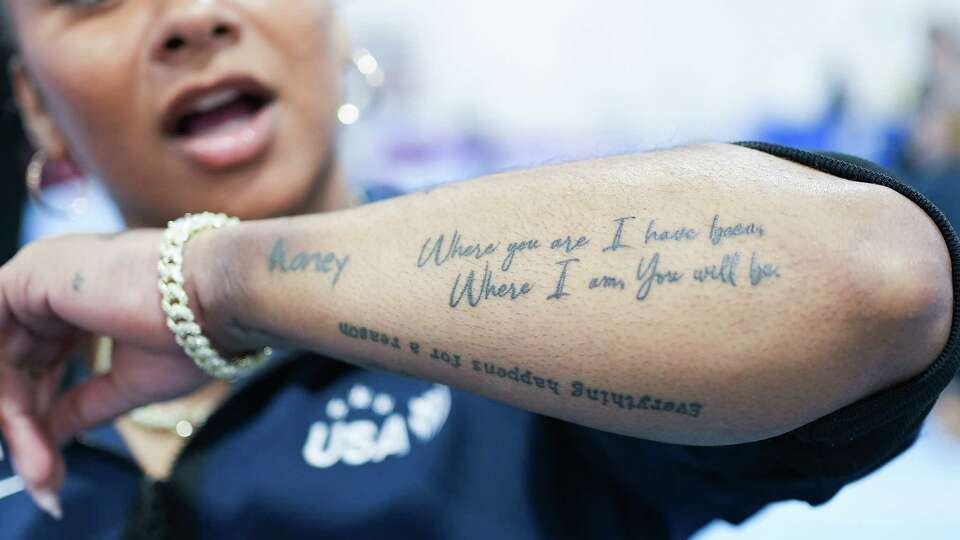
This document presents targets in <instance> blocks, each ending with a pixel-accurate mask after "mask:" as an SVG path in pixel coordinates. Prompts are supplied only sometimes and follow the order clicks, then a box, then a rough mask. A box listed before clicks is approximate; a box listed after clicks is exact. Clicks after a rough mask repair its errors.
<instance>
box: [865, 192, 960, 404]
mask: <svg viewBox="0 0 960 540" xmlns="http://www.w3.org/2000/svg"><path fill="white" fill-rule="evenodd" d="M878 189H879V190H881V191H882V194H881V195H880V197H881V199H882V203H881V204H882V207H881V208H877V209H875V210H878V211H876V212H875V213H874V215H875V216H876V217H875V218H874V219H871V220H865V223H863V224H862V225H861V228H860V230H861V231H863V232H864V235H863V237H862V238H861V239H854V240H855V242H856V245H855V246H854V247H852V249H851V253H852V260H850V261H848V264H849V265H850V267H849V270H850V271H849V272H848V276H850V277H851V279H852V280H853V281H854V283H855V285H854V287H855V288H856V289H857V290H858V294H856V295H854V297H855V298H856V299H857V301H856V302H855V304H856V305H855V306H854V307H855V309H854V310H852V313H851V314H850V315H851V316H852V317H853V318H854V319H855V320H857V321H858V323H859V325H858V326H857V327H856V328H858V329H859V330H860V331H859V332H858V334H859V336H858V337H859V338H860V339H861V340H863V341H862V345H861V346H862V347H863V349H864V350H867V351H870V354H867V355H866V359H867V360H868V362H870V365H868V366H863V367H865V368H867V369H869V370H870V371H871V372H872V373H873V374H874V376H872V377H870V379H871V382H872V383H873V384H871V386H873V387H874V390H879V389H882V388H885V387H888V386H892V385H894V384H897V383H900V382H903V381H906V380H909V379H911V378H913V377H915V376H917V375H920V374H921V373H923V372H924V371H925V370H926V369H927V368H928V367H929V366H930V365H931V364H932V363H933V362H934V361H935V360H936V359H937V358H938V357H939V356H940V354H941V352H942V351H943V349H944V347H945V346H946V344H947V341H948V338H949V335H950V330H951V326H952V320H953V305H954V298H953V271H952V265H951V258H950V253H949V251H948V249H947V245H946V242H945V241H944V238H943V235H942V234H941V233H940V230H939V228H938V227H937V226H936V224H935V223H934V222H933V220H932V219H931V218H930V217H929V216H928V215H927V213H926V212H924V211H923V210H922V209H921V208H920V207H918V206H917V205H916V204H914V203H913V202H912V201H910V200H909V199H907V198H905V197H903V196H902V195H900V194H898V193H895V192H893V191H892V190H889V189H887V188H878ZM872 213H873V212H872ZM863 227H866V229H863ZM868 231H869V232H868Z"/></svg>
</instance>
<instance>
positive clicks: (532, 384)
mask: <svg viewBox="0 0 960 540" xmlns="http://www.w3.org/2000/svg"><path fill="white" fill-rule="evenodd" d="M337 328H338V330H339V331H340V334H341V335H343V336H345V337H346V338H348V339H351V340H354V341H360V342H363V344H362V345H359V346H366V347H371V349H370V351H374V350H379V351H387V352H392V353H393V355H399V357H400V359H402V360H406V361H409V360H413V361H414V362H418V363H420V364H419V365H420V366H421V367H422V368H424V369H449V370H456V371H458V372H460V373H465V374H467V375H465V376H473V377H479V378H482V379H484V380H487V381H490V382H492V383H493V384H500V385H509V386H510V387H512V388H519V389H522V390H524V391H528V392H533V393H537V394H538V395H545V396H548V397H551V398H554V399H564V400H568V401H570V400H572V402H573V403H576V404H577V405H580V404H590V405H593V406H600V407H608V408H610V409H611V410H620V411H624V412H631V411H641V412H642V413H644V414H656V413H659V414H673V415H680V416H686V417H689V418H700V417H701V416H702V414H703V410H704V405H703V404H702V403H699V402H697V401H693V400H684V399H677V398H666V397H663V396H654V395H649V394H632V393H627V392H618V391H615V390H612V389H606V388H600V387H595V386H591V385H590V384H588V383H586V382H584V381H582V380H574V381H564V380H562V379H561V378H558V377H556V376H553V375H551V374H550V373H547V372H544V371H541V370H536V369H531V368H528V367H525V366H522V365H520V364H518V363H516V362H511V363H503V362H499V361H497V360H494V359H491V358H476V357H474V356H471V355H467V354H464V353H462V352H455V351H450V350H447V349H445V348H443V347H435V346H432V345H427V344H425V340H416V341H412V340H408V339H406V338H403V337H400V336H398V335H396V334H394V333H392V332H389V331H385V330H382V329H379V328H374V327H372V326H365V325H357V324H352V323H349V322H343V321H341V322H340V323H338V325H337ZM393 358H396V356H394V357H393ZM362 365H363V366H365V367H367V368H368V369H385V370H392V371H397V372H402V373H406V372H405V371H402V369H401V367H400V366H398V365H392V364H390V363H389V360H386V359H378V360H377V361H371V360H364V361H363V362H362ZM407 365H409V364H406V363H405V364H404V366H407ZM414 365H417V364H414Z"/></svg>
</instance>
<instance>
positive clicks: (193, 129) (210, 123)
mask: <svg viewBox="0 0 960 540" xmlns="http://www.w3.org/2000/svg"><path fill="white" fill-rule="evenodd" d="M256 112H257V107H256V106H255V105H254V104H253V103H250V102H249V101H247V100H242V99H237V100H234V101H231V102H230V103H226V104H224V105H223V106H221V107H217V108H216V109H213V110H212V111H208V112H205V113H198V114H193V115H190V117H189V118H187V119H186V122H185V123H184V132H185V134H186V135H187V136H188V137H189V136H192V135H207V134H215V133H217V132H220V131H225V130H229V129H231V128H233V127H235V126H236V125H238V124H243V123H245V122H247V121H249V120H250V119H251V118H252V117H253V116H254V114H255V113H256Z"/></svg>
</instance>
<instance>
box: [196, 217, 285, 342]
mask: <svg viewBox="0 0 960 540" xmlns="http://www.w3.org/2000/svg"><path fill="white" fill-rule="evenodd" d="M242 229H245V227H244V226H243V225H240V226H236V227H226V228H222V229H218V230H214V231H208V232H206V233H203V234H200V235H197V236H196V237H194V238H193V239H192V240H190V242H189V243H188V244H187V245H186V247H185V251H184V261H183V274H184V281H185V284H184V289H185V290H186V292H187V296H188V298H189V302H190V305H191V306H192V307H193V311H194V315H195V316H196V320H197V324H199V325H200V328H201V329H202V331H203V332H204V334H205V335H206V336H207V337H208V338H209V339H210V341H211V343H213V345H214V348H216V349H217V350H218V351H220V352H221V353H222V354H225V355H234V354H238V353H241V352H244V351H250V350H253V349H258V348H261V347H264V346H266V345H268V344H267V343H263V342H262V341H261V340H258V339H256V336H254V335H251V333H250V332H246V331H244V330H243V328H244V322H243V321H242V318H243V317H245V316H246V315H247V314H249V313H252V312H253V311H254V309H253V308H252V306H251V303H250V300H251V299H250V298H247V295H246V292H245V291H246V288H245V287H244V286H243V283H245V279H244V278H243V276H241V275H239V274H240V273H241V272H242V268H243V267H244V265H243V264H242V263H241V262H240V261H242V259H243V246H244V242H243V241H242V238H243V231H242ZM237 306H246V308H245V309H244V310H243V311H244V313H240V310H238V309H237Z"/></svg>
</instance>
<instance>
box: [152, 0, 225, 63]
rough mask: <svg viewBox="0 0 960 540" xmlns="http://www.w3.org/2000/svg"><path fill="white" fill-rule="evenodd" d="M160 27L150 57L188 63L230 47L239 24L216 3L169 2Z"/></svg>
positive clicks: (207, 0) (203, 0)
mask: <svg viewBox="0 0 960 540" xmlns="http://www.w3.org/2000/svg"><path fill="white" fill-rule="evenodd" d="M168 5H169V6H170V7H168V8H167V9H166V13H165V14H164V15H163V18H162V20H161V22H160V25H159V32H158V33H157V35H156V37H155V43H154V45H153V56H154V58H156V59H157V60H160V61H162V62H167V63H181V62H189V61H191V60H195V59H198V58H203V57H207V56H209V55H210V54H211V53H213V52H216V51H218V50H221V49H223V48H225V47H229V46H231V45H233V44H235V43H236V42H237V41H238V40H239V39H240V25H239V23H238V22H237V21H236V20H235V19H234V18H233V17H232V16H231V14H230V13H229V12H228V11H227V10H226V9H224V8H223V7H222V6H221V3H220V2H218V1H217V0H189V1H186V2H170V3H168Z"/></svg>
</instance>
